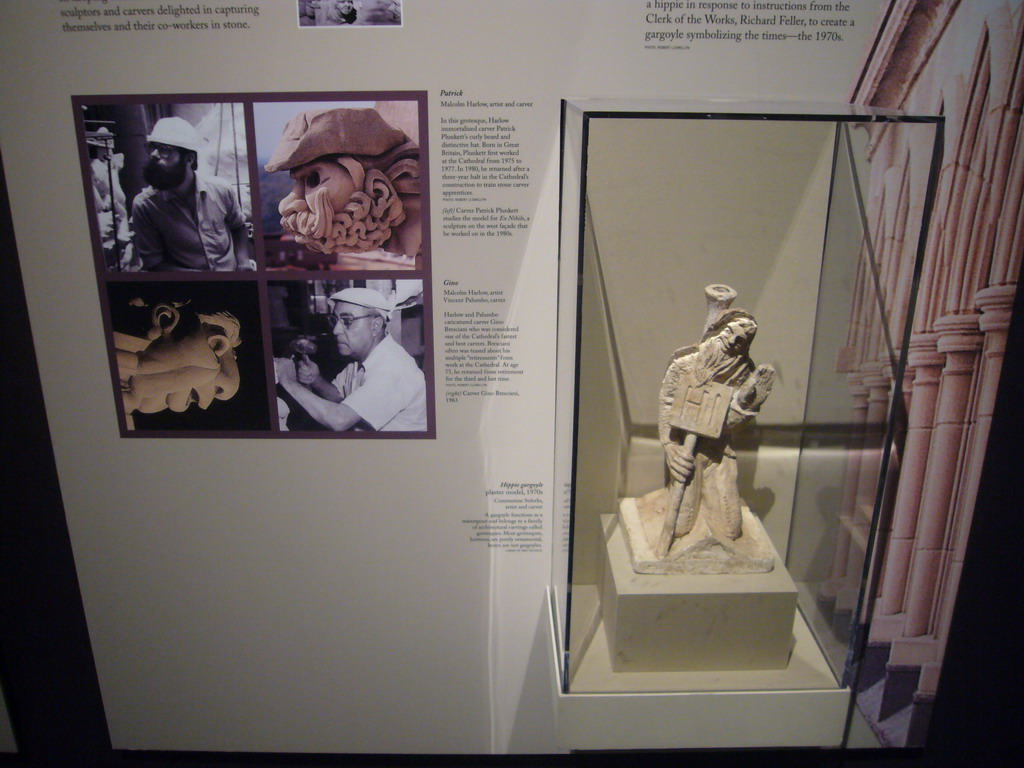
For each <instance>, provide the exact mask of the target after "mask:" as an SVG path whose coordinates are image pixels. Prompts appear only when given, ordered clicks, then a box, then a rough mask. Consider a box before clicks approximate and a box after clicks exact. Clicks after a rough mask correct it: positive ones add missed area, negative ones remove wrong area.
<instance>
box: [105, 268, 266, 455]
mask: <svg viewBox="0 0 1024 768" xmlns="http://www.w3.org/2000/svg"><path fill="white" fill-rule="evenodd" d="M106 290H107V301H108V309H109V313H110V321H111V337H110V342H111V346H112V357H113V361H114V362H113V365H114V367H115V368H116V387H117V391H116V392H115V397H116V399H117V403H118V407H119V408H120V409H121V413H122V415H123V418H124V425H125V432H126V433H128V434H134V435H136V436H138V435H139V434H141V433H146V432H148V433H159V432H166V431H174V432H181V431H187V432H189V433H190V435H189V436H203V437H210V436H212V435H211V434H210V433H213V432H217V431H221V430H226V431H229V432H230V434H231V436H237V433H238V432H239V431H250V432H269V430H270V409H269V405H268V403H269V398H268V396H267V378H266V367H265V365H264V360H263V352H262V350H263V342H262V333H261V330H260V322H259V318H260V313H259V300H258V293H257V286H256V283H255V282H252V281H240V280H190V281H167V282H165V281H153V280H146V281H140V280H131V281H128V280H123V281H111V282H109V283H107V286H106Z"/></svg>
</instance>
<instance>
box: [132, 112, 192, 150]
mask: <svg viewBox="0 0 1024 768" xmlns="http://www.w3.org/2000/svg"><path fill="white" fill-rule="evenodd" d="M146 141H149V142H156V143H157V144H170V145H171V146H172V147H181V148H182V149H188V150H191V151H193V152H198V151H199V146H200V144H201V141H202V140H201V139H200V138H199V134H198V133H197V132H196V129H195V128H193V127H192V124H191V123H190V122H189V121H188V120H184V119H182V118H180V117H162V118H160V119H159V120H157V121H156V125H154V126H153V132H152V133H151V134H149V136H147V137H146Z"/></svg>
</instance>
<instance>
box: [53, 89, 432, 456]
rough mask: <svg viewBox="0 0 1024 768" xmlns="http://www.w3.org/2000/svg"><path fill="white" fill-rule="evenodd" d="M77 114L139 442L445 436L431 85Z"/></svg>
mask: <svg viewBox="0 0 1024 768" xmlns="http://www.w3.org/2000/svg"><path fill="white" fill-rule="evenodd" d="M72 107H73V109H74V111H75V117H76V134H77V135H76V139H77V142H78V147H79V152H80V157H81V167H82V178H83V185H84V191H85V195H86V200H87V209H88V215H89V226H90V232H91V235H92V246H93V248H92V250H93V255H94V261H95V268H96V275H97V280H98V283H99V292H100V299H101V305H102V309H103V314H104V323H105V328H106V335H107V340H108V344H109V349H108V354H109V359H110V365H111V372H112V379H113V383H114V389H115V397H116V400H117V404H118V421H119V425H120V429H121V435H122V436H123V437H138V436H146V437H288V438H294V437H315V438H323V437H326V438H332V437H335V438H337V437H340V438H347V437H374V436H376V437H391V438H393V437H409V438H424V437H428V438H432V437H433V436H434V403H433V381H432V373H433V372H432V362H431V352H430V350H431V327H430V320H429V318H430V284H431V283H430V270H429V264H430V258H429V256H430V249H429V226H428V221H429V205H428V192H427V186H428V184H427V175H428V174H427V162H426V152H425V149H423V150H422V151H421V147H423V148H425V146H426V132H425V124H426V94H425V93H424V92H420V91H416V92H404V91H401V92H386V93H376V92H374V93H364V92H348V93H330V94H320V93H297V94H245V95H241V94H228V95H225V94H219V95H194V94H193V95H187V94H186V95H183V94H177V95H135V96H128V95H125V96H76V97H73V98H72ZM421 163H422V165H421ZM254 212H255V215H254ZM171 272H173V273H174V274H173V275H170V274H168V273H171ZM339 273H344V276H345V277H346V278H347V279H345V280H335V279H333V277H334V276H339V277H340V276H341V275H340V274H339ZM399 274H404V275H407V276H408V278H410V279H401V280H398V279H388V278H389V277H390V276H392V275H399ZM352 290H355V294H352V293H351V291H352ZM345 291H349V293H345V296H346V297H347V299H351V300H352V301H344V302H343V301H341V299H340V298H339V296H338V294H340V293H342V292H345ZM367 302H368V303H367ZM340 304H345V307H343V308H341V309H337V310H336V307H338V306H339V305H340ZM343 310H344V311H343ZM371 316H372V317H371ZM321 371H322V375H321ZM344 377H347V378H345V379H344V381H343V380H342V379H343V378H344ZM272 389H276V395H275V396H271V392H272ZM343 401H345V402H344V403H343Z"/></svg>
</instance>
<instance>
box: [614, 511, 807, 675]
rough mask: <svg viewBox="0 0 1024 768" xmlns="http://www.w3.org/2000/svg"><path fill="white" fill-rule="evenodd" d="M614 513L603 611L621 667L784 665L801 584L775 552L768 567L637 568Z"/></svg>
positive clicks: (617, 668) (664, 668)
mask: <svg viewBox="0 0 1024 768" xmlns="http://www.w3.org/2000/svg"><path fill="white" fill-rule="evenodd" d="M609 517H610V516H604V518H605V519H603V523H604V530H606V531H608V532H609V533H608V535H607V537H606V541H605V562H604V574H603V577H602V585H601V613H602V617H603V622H604V627H605V632H606V635H607V639H608V649H609V653H610V655H611V660H612V668H613V669H614V670H615V671H616V672H628V671H632V672H654V671H666V672H668V671H686V670H751V669H783V668H785V667H786V665H787V664H788V663H789V655H790V652H791V650H792V647H793V618H794V614H795V612H796V585H795V584H794V583H793V580H792V579H791V578H790V576H789V573H788V572H787V571H786V567H785V566H784V565H783V564H782V562H781V561H780V560H779V558H778V555H777V554H776V555H775V561H776V562H775V567H774V569H773V570H772V571H770V572H769V573H756V574H661V575H652V574H640V573H636V572H634V571H633V568H632V567H631V565H630V558H629V553H628V551H627V548H626V543H625V541H624V539H623V535H622V529H621V526H620V525H618V524H617V522H613V521H612V520H610V519H607V518H609Z"/></svg>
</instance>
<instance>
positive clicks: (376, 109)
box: [253, 97, 428, 270]
mask: <svg viewBox="0 0 1024 768" xmlns="http://www.w3.org/2000/svg"><path fill="white" fill-rule="evenodd" d="M421 104H422V98H421V97H417V98H404V99H391V100H374V101H371V100H351V101H304V102H299V101H284V102H255V103H254V104H253V122H254V124H255V133H256V158H257V161H258V166H259V171H258V173H259V178H258V183H259V191H260V208H261V210H260V221H261V224H262V229H263V245H264V250H265V254H266V256H265V258H266V266H267V269H270V270H275V269H312V270H325V269H330V270H335V269H337V270H416V269H422V268H423V266H424V262H425V259H426V253H427V244H426V243H425V242H424V241H425V237H424V229H425V226H426V220H427V211H426V206H427V204H426V201H427V198H428V190H427V189H426V186H427V185H426V181H425V175H426V174H425V171H426V164H425V163H424V162H422V160H421V156H420V155H421V149H420V148H421V146H423V145H424V142H423V141H422V140H421V116H420V110H421ZM421 171H422V172H423V173H422V174H421Z"/></svg>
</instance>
